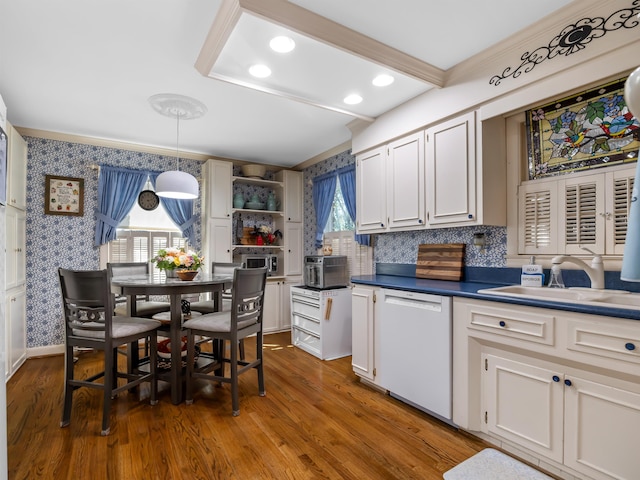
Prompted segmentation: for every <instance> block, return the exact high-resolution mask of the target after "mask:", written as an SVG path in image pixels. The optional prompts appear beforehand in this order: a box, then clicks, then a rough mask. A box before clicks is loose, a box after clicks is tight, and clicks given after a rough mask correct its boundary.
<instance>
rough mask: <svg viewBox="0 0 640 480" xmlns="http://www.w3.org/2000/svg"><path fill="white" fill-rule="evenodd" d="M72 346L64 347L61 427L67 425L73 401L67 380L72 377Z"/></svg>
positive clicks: (71, 390) (71, 388)
mask: <svg viewBox="0 0 640 480" xmlns="http://www.w3.org/2000/svg"><path fill="white" fill-rule="evenodd" d="M74 360H75V359H74V358H73V347H71V346H67V347H65V357H64V406H63V407H62V420H61V421H60V426H61V427H68V426H69V422H70V421H71V404H72V402H73V387H72V386H71V385H69V381H70V380H72V379H73V364H74Z"/></svg>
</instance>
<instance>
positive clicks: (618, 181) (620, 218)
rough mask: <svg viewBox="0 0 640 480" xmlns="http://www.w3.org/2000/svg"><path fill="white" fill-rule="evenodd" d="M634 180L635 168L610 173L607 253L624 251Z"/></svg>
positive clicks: (608, 180) (620, 253)
mask: <svg viewBox="0 0 640 480" xmlns="http://www.w3.org/2000/svg"><path fill="white" fill-rule="evenodd" d="M634 180H635V169H630V170H621V171H618V172H612V173H610V174H608V177H607V188H608V189H610V190H611V194H610V195H607V201H608V204H607V212H606V222H607V229H608V231H607V253H613V254H619V255H622V254H623V253H624V244H625V241H626V237H627V217H628V215H629V209H630V208H631V193H632V191H633V184H634Z"/></svg>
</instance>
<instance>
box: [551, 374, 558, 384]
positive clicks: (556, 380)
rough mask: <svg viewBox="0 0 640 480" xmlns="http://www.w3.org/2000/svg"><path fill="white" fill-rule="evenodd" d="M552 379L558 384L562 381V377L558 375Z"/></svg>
mask: <svg viewBox="0 0 640 480" xmlns="http://www.w3.org/2000/svg"><path fill="white" fill-rule="evenodd" d="M551 379H552V380H553V381H554V382H556V383H557V382H559V381H560V377H559V376H558V375H554V376H553V377H551Z"/></svg>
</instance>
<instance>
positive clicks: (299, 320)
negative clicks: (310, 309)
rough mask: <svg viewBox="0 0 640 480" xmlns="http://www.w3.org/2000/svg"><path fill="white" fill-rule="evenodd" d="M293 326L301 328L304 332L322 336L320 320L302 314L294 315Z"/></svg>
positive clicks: (292, 316)
mask: <svg viewBox="0 0 640 480" xmlns="http://www.w3.org/2000/svg"><path fill="white" fill-rule="evenodd" d="M291 318H292V320H293V325H294V326H297V327H300V328H301V329H302V330H307V331H309V332H311V333H313V334H315V335H317V336H318V337H319V336H320V320H318V319H317V318H313V317H308V316H307V315H304V314H301V313H293V314H292V315H291Z"/></svg>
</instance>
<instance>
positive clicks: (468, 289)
mask: <svg viewBox="0 0 640 480" xmlns="http://www.w3.org/2000/svg"><path fill="white" fill-rule="evenodd" d="M351 282H352V283H355V284H359V285H370V286H375V287H382V288H391V289H395V290H407V291H411V292H420V293H431V294H435V295H446V296H451V297H465V298H474V299H476V300H489V301H492V302H501V303H510V304H515V305H528V306H531V307H539V308H552V309H554V310H564V311H568V312H577V313H586V314H589V315H604V316H608V317H618V318H626V319H630V320H640V309H628V308H608V307H597V306H593V305H580V304H576V303H562V302H555V301H549V300H535V299H529V298H516V297H503V296H498V295H490V294H485V293H478V290H482V289H486V288H494V287H501V286H504V285H506V284H514V283H515V282H510V283H489V282H478V281H473V280H470V281H462V282H451V281H443V280H426V279H422V278H415V277H408V276H398V275H386V274H378V275H360V276H355V277H351ZM541 288H545V287H541Z"/></svg>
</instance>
